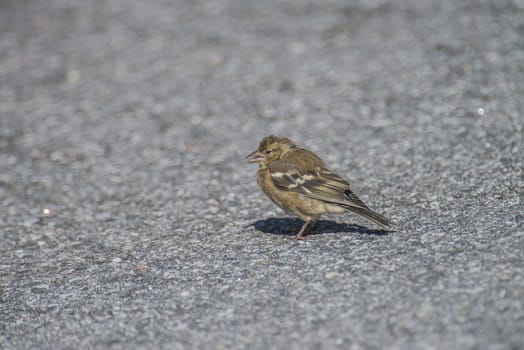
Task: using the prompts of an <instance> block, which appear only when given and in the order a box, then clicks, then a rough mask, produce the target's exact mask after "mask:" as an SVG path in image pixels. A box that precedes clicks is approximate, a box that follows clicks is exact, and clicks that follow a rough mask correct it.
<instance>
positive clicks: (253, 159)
mask: <svg viewBox="0 0 524 350" xmlns="http://www.w3.org/2000/svg"><path fill="white" fill-rule="evenodd" d="M263 160H265V158H264V156H263V155H262V154H260V153H259V152H258V151H254V152H251V153H250V154H249V155H248V156H247V162H248V163H260V162H262V161H263Z"/></svg>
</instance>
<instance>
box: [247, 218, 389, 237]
mask: <svg viewBox="0 0 524 350" xmlns="http://www.w3.org/2000/svg"><path fill="white" fill-rule="evenodd" d="M303 224H304V222H303V221H301V220H299V219H293V218H269V219H264V220H258V221H255V222H254V223H252V224H250V225H249V226H253V227H255V229H256V230H258V231H261V232H264V233H270V234H273V235H286V236H291V235H294V234H296V233H297V232H298V230H300V228H301V227H302V225H303ZM338 232H352V233H359V234H364V235H376V236H386V235H388V234H389V233H391V232H392V231H387V230H373V229H369V228H367V227H364V226H360V225H355V224H347V223H338V222H335V221H331V220H319V221H318V222H317V224H316V225H315V226H314V227H313V228H312V229H311V231H309V233H308V236H312V235H319V234H327V233H338Z"/></svg>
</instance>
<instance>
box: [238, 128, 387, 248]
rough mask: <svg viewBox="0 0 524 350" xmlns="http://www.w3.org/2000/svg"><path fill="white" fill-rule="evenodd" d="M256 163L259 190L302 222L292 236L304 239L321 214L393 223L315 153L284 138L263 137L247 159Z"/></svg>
mask: <svg viewBox="0 0 524 350" xmlns="http://www.w3.org/2000/svg"><path fill="white" fill-rule="evenodd" d="M247 162H248V163H258V165H259V167H258V171H257V183H258V185H259V186H260V188H261V189H262V191H263V192H264V193H265V194H266V195H267V196H268V197H269V198H270V199H271V200H272V201H273V202H274V203H275V204H276V205H277V206H279V207H280V208H282V209H283V210H284V211H285V212H286V213H288V214H289V215H291V216H296V217H298V218H300V219H301V220H303V221H304V224H303V226H302V227H301V228H300V230H299V231H298V232H297V234H296V235H295V236H294V238H295V239H297V240H302V239H305V236H306V235H307V233H308V231H309V230H310V229H311V227H312V226H314V225H315V223H316V222H318V220H319V219H320V216H321V215H322V214H326V213H334V214H340V213H344V212H352V213H355V214H358V215H360V216H362V217H363V218H365V219H367V220H369V221H371V222H373V223H375V224H378V225H379V226H381V227H382V228H384V229H387V228H389V227H390V226H391V225H392V224H393V223H392V221H391V220H389V219H388V218H386V217H384V216H382V215H381V214H379V213H377V212H375V211H373V210H371V209H370V208H369V207H368V206H367V205H366V204H364V202H362V201H361V200H360V199H359V198H358V197H357V195H356V194H355V193H353V191H352V190H351V186H350V184H349V183H348V182H347V181H346V180H345V179H344V178H342V177H341V176H339V175H337V174H335V173H334V172H332V171H331V170H329V169H328V168H327V166H326V165H325V163H324V161H322V159H320V157H318V156H317V155H316V154H315V153H313V152H311V151H309V150H307V149H305V148H300V147H298V146H297V145H296V144H295V143H294V142H293V141H291V140H290V139H289V138H287V137H278V136H274V135H270V136H266V137H264V138H263V139H262V141H260V144H259V146H258V149H256V150H255V151H254V152H251V153H250V154H249V155H248V156H247Z"/></svg>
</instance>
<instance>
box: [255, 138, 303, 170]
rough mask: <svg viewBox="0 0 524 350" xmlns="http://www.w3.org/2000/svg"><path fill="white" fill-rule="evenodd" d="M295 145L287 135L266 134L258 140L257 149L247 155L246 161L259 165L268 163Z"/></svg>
mask: <svg viewBox="0 0 524 350" xmlns="http://www.w3.org/2000/svg"><path fill="white" fill-rule="evenodd" d="M296 147H297V146H295V144H294V143H293V142H292V141H291V140H290V139H288V138H287V137H277V136H273V135H271V136H267V137H264V138H263V139H262V141H260V145H259V146H258V149H257V150H256V151H254V152H252V153H250V154H249V155H248V156H247V161H248V162H249V163H260V164H261V165H265V164H269V163H271V162H273V161H275V160H279V159H282V158H283V157H285V156H286V154H288V153H289V152H290V151H291V150H293V149H294V148H296Z"/></svg>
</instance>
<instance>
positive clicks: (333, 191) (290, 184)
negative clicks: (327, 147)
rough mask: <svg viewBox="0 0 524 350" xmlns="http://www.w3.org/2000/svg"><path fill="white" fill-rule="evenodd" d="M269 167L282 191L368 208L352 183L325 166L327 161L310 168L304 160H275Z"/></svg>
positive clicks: (276, 184) (272, 176)
mask: <svg viewBox="0 0 524 350" xmlns="http://www.w3.org/2000/svg"><path fill="white" fill-rule="evenodd" d="M268 168H269V172H270V175H271V180H272V181H273V183H274V184H275V186H276V187H277V188H278V189H280V190H284V191H293V192H298V193H301V194H302V195H304V196H306V197H309V198H313V199H317V200H321V201H324V202H329V203H335V204H341V205H344V206H350V207H356V208H366V209H367V206H366V205H365V204H364V203H363V202H362V201H361V200H360V199H358V197H357V196H356V195H355V194H354V193H353V192H351V188H350V185H349V183H348V182H347V181H346V180H344V179H343V178H342V177H340V176H338V175H337V174H335V173H333V172H332V171H330V170H329V169H327V168H326V167H324V166H323V163H321V164H317V165H316V166H315V167H313V168H312V169H310V167H307V166H305V165H304V164H303V163H301V162H289V161H286V160H280V161H275V162H272V163H271V164H269V166H268Z"/></svg>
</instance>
